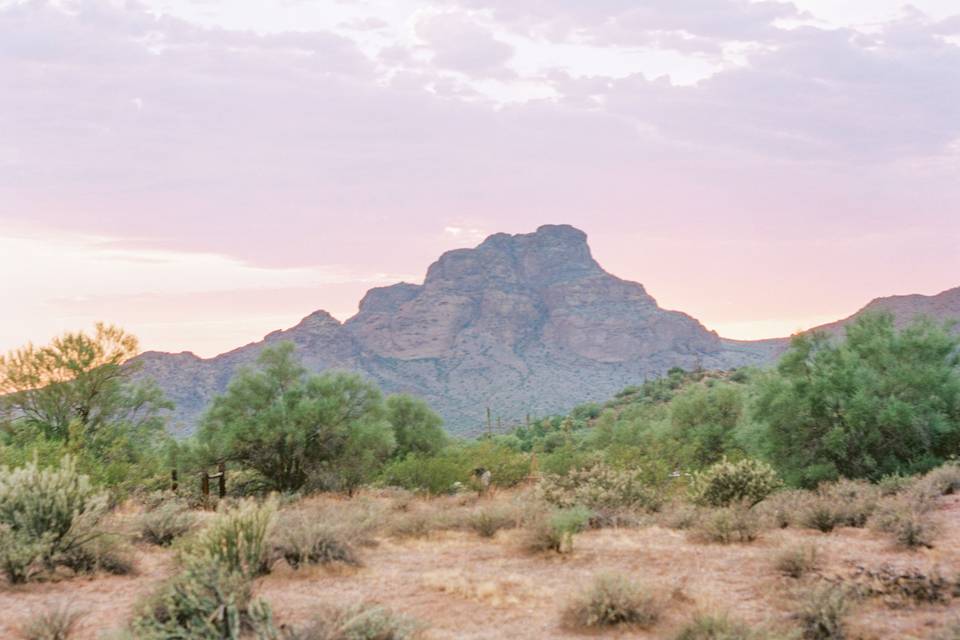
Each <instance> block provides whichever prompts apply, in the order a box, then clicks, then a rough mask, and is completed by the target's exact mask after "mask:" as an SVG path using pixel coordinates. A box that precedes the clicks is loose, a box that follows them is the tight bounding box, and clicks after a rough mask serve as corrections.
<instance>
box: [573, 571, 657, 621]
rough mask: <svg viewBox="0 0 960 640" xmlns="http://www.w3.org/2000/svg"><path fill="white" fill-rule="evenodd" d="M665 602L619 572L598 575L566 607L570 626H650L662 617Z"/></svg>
mask: <svg viewBox="0 0 960 640" xmlns="http://www.w3.org/2000/svg"><path fill="white" fill-rule="evenodd" d="M662 609H663V604H662V603H661V601H660V600H659V599H658V598H656V597H655V596H653V595H651V594H650V593H649V591H648V590H647V589H645V588H643V587H641V586H640V585H638V584H636V583H633V582H631V581H630V580H628V579H627V578H625V577H623V576H620V575H608V574H603V575H599V576H597V577H596V578H595V579H594V581H593V584H592V585H591V586H590V588H589V589H587V590H586V591H585V592H583V593H582V594H581V595H580V596H579V597H578V598H577V599H575V600H574V601H573V602H572V603H570V605H569V606H568V607H567V609H566V611H565V612H564V617H565V620H566V622H567V624H568V625H569V626H572V627H577V628H585V629H593V628H604V627H614V626H618V625H627V626H631V627H636V628H639V629H649V628H650V627H652V626H653V625H655V624H656V623H657V621H658V620H659V619H660V616H661V612H662Z"/></svg>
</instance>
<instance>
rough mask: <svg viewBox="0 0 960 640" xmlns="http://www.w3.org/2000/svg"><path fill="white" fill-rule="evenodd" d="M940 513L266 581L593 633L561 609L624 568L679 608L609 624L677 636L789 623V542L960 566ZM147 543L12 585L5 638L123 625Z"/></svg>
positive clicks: (943, 608) (311, 594)
mask: <svg viewBox="0 0 960 640" xmlns="http://www.w3.org/2000/svg"><path fill="white" fill-rule="evenodd" d="M936 513H937V517H938V518H939V519H940V521H941V524H942V531H941V533H940V536H939V538H938V540H939V543H938V545H937V547H936V548H935V549H932V550H923V551H919V552H904V551H899V550H896V549H894V548H893V547H892V546H891V543H890V542H889V540H888V539H887V538H885V537H884V536H881V535H879V534H876V533H873V532H871V531H869V530H862V529H841V530H837V531H834V532H832V533H830V534H821V533H818V532H814V531H806V530H793V529H791V530H776V531H767V532H765V533H764V534H763V535H762V536H761V538H760V539H759V540H758V541H756V542H754V543H751V544H744V545H727V546H723V545H712V544H696V543H692V542H690V541H689V540H688V538H687V535H686V534H685V533H684V532H681V531H673V530H670V529H664V528H661V527H657V526H653V527H648V528H644V529H637V530H633V529H607V530H602V531H591V532H587V533H584V534H581V535H580V536H578V537H577V539H576V542H575V549H574V553H572V554H570V555H564V556H559V555H552V556H531V555H528V554H526V553H524V552H522V551H520V550H519V544H518V542H517V536H518V532H515V531H501V532H500V533H498V534H497V536H496V538H494V539H492V540H489V539H482V538H479V537H478V536H476V535H475V534H473V533H468V532H460V531H453V532H438V533H434V534H431V535H430V536H429V537H427V538H424V539H413V540H392V539H380V540H379V543H378V544H377V545H376V546H373V547H370V548H364V549H362V560H363V566H362V567H360V568H356V569H346V568H341V569H337V570H330V569H324V568H311V569H306V570H301V571H299V572H294V571H292V570H290V569H288V568H286V567H280V568H278V569H277V570H276V571H275V572H274V573H273V574H271V575H269V576H267V577H265V578H262V579H260V580H259V581H258V583H257V592H258V594H259V595H260V596H262V597H264V598H266V599H267V600H268V601H269V602H270V603H271V604H272V606H273V608H274V612H275V615H276V618H277V620H279V621H282V622H286V623H291V624H294V625H296V624H298V623H302V622H304V621H306V620H309V619H310V618H311V616H312V615H313V614H314V613H315V612H316V611H317V609H318V608H319V607H320V606H321V605H323V604H352V603H356V602H358V601H366V600H372V601H375V602H378V603H381V604H384V605H386V606H389V607H390V608H392V609H394V610H396V611H399V612H403V613H406V614H408V615H411V616H414V617H416V618H418V619H420V620H422V621H423V622H425V623H426V624H427V625H428V626H429V631H428V632H427V637H428V638H432V639H436V640H441V639H444V640H445V639H454V638H456V639H462V640H469V639H477V640H479V639H484V640H487V639H490V640H493V639H498V638H504V639H506V638H511V639H512V638H557V639H563V638H584V637H590V635H591V634H583V633H578V632H573V631H571V630H569V629H565V628H563V627H562V625H561V622H560V621H561V612H562V610H563V609H564V607H565V606H566V604H567V603H568V602H569V600H570V599H571V598H572V597H573V596H574V595H575V594H576V593H577V592H578V591H579V590H581V589H582V588H584V587H585V586H588V585H589V583H590V581H591V580H592V578H593V576H594V575H596V574H598V573H602V572H616V573H622V574H625V575H627V576H629V577H631V578H633V579H635V580H638V581H641V582H643V583H645V584H647V585H649V586H650V587H651V588H652V589H654V590H655V591H656V592H657V593H659V594H661V595H662V597H663V598H664V599H665V601H666V602H667V607H666V614H665V618H664V620H663V621H662V622H661V623H659V624H658V625H657V627H656V628H655V629H654V630H652V631H650V632H647V633H641V632H617V631H612V632H609V633H604V634H603V637H605V638H627V637H629V638H670V637H672V635H673V634H674V633H675V632H676V630H677V629H678V628H679V627H680V626H682V625H683V624H684V622H686V621H687V620H689V618H690V617H691V616H692V615H693V614H694V613H696V612H698V611H708V612H728V613H730V614H731V615H732V616H733V617H736V618H739V619H742V620H744V621H746V622H750V623H753V624H756V625H769V626H783V625H787V624H789V615H790V612H791V610H792V609H793V606H794V602H793V598H794V594H795V592H796V590H797V584H798V583H797V581H795V580H791V579H789V578H785V577H782V576H780V575H779V574H777V572H776V571H775V570H774V569H773V568H772V562H773V558H774V556H775V555H776V553H777V551H778V550H779V549H781V548H782V547H784V546H787V545H791V544H795V543H798V542H814V543H816V544H817V546H818V547H819V549H820V550H821V552H822V553H823V557H824V560H825V567H824V569H823V573H824V574H825V575H828V576H844V575H849V573H850V572H851V571H853V569H854V568H855V567H856V566H857V565H860V566H866V567H879V566H880V565H882V564H884V563H894V564H897V565H904V566H918V567H924V568H930V567H939V568H940V569H941V570H943V571H944V572H946V573H952V572H955V571H957V570H960V496H949V497H946V498H944V499H943V500H942V503H941V505H940V507H939V509H938V510H937V512H936ZM137 552H138V553H137V556H138V574H137V575H136V576H129V577H104V576H98V577H95V578H92V579H85V578H80V579H71V580H63V581H59V582H49V583H36V584H30V585H27V586H23V587H11V586H8V585H3V586H0V638H3V639H6V638H15V637H16V629H17V627H18V625H19V624H21V623H22V621H23V620H24V619H25V618H27V617H28V616H29V615H31V614H32V613H34V612H36V611H39V610H42V609H43V608H44V607H48V606H51V605H57V604H60V603H63V602H68V603H70V604H71V606H72V607H73V608H75V609H76V610H77V611H81V612H83V613H84V617H83V619H82V624H81V627H80V629H79V631H78V633H77V635H76V638H77V639H79V640H82V639H95V638H99V637H101V634H102V632H103V630H108V629H116V628H118V627H121V626H123V624H124V623H125V621H126V620H127V619H128V618H129V616H130V614H131V612H132V609H133V607H134V605H135V603H136V602H137V601H138V600H139V599H140V598H141V597H142V596H143V594H144V593H147V592H149V591H150V590H151V589H152V588H153V587H154V586H155V585H156V584H157V583H158V582H159V581H161V580H162V579H163V578H164V577H165V576H166V575H168V573H169V572H170V571H171V570H172V560H171V554H170V552H168V551H162V550H158V549H156V548H154V547H147V546H139V547H138V548H137ZM958 603H960V601H958V600H954V602H953V604H952V605H922V606H919V605H913V604H911V605H909V606H904V607H897V608H894V607H890V606H889V605H887V604H885V603H883V602H882V601H880V600H876V599H875V600H868V601H866V602H864V603H862V604H859V605H858V606H857V607H856V609H855V610H854V614H853V616H852V618H851V620H852V629H853V631H854V634H853V637H856V638H863V639H864V640H872V639H877V640H880V639H886V638H917V639H921V638H928V637H931V636H932V634H934V633H935V632H936V631H938V630H939V629H940V628H942V626H943V625H944V624H945V623H946V622H947V621H949V620H951V619H953V618H954V617H955V616H958V615H960V605H958Z"/></svg>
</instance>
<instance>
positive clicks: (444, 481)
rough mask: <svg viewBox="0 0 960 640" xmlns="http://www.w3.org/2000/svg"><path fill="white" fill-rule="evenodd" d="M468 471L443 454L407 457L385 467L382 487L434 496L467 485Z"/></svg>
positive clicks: (451, 491) (456, 461)
mask: <svg viewBox="0 0 960 640" xmlns="http://www.w3.org/2000/svg"><path fill="white" fill-rule="evenodd" d="M468 475H469V471H468V470H467V469H465V468H464V466H463V464H462V462H460V461H459V460H455V459H454V458H452V457H447V456H443V455H438V456H425V455H409V456H407V457H406V458H404V459H403V460H397V461H395V462H392V463H390V464H388V465H387V466H386V467H385V468H384V470H383V473H382V474H381V478H382V481H383V483H384V484H386V485H388V486H392V487H402V488H404V489H409V490H411V491H426V492H427V493H430V494H433V495H443V494H448V493H453V492H454V491H455V490H456V489H455V485H456V483H458V482H459V483H463V482H466V480H467V477H468Z"/></svg>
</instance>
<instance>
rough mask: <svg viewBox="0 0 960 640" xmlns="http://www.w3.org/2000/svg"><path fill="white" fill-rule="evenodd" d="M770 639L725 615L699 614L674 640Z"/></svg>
mask: <svg viewBox="0 0 960 640" xmlns="http://www.w3.org/2000/svg"><path fill="white" fill-rule="evenodd" d="M761 638H762V639H763V640H770V637H769V636H768V635H766V634H765V635H763V636H761V635H760V634H759V633H757V632H756V631H753V630H752V629H751V628H750V627H748V626H747V625H745V624H743V623H742V622H737V621H735V620H731V619H730V618H729V617H727V616H725V615H708V614H702V613H701V614H697V615H696V616H694V618H693V620H691V621H690V622H689V623H688V624H687V625H686V626H685V627H683V629H681V630H680V633H678V634H677V636H676V637H675V639H674V640H761Z"/></svg>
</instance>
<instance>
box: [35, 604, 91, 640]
mask: <svg viewBox="0 0 960 640" xmlns="http://www.w3.org/2000/svg"><path fill="white" fill-rule="evenodd" d="M81 617H82V615H81V614H80V613H78V612H76V611H74V610H72V609H71V608H70V607H69V606H67V605H63V606H59V607H54V608H51V609H47V610H45V611H41V612H40V613H38V614H35V615H33V616H32V617H31V618H30V619H29V620H28V621H27V622H26V623H25V624H23V625H22V626H21V627H20V637H21V638H23V640H70V638H71V637H73V633H74V631H76V629H77V623H78V622H79V621H80V618H81Z"/></svg>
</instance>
